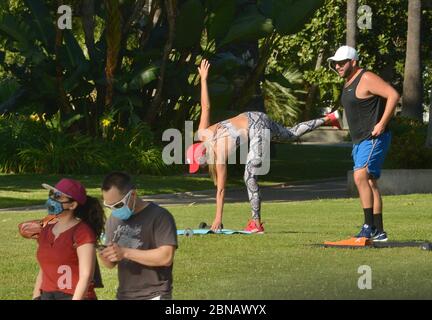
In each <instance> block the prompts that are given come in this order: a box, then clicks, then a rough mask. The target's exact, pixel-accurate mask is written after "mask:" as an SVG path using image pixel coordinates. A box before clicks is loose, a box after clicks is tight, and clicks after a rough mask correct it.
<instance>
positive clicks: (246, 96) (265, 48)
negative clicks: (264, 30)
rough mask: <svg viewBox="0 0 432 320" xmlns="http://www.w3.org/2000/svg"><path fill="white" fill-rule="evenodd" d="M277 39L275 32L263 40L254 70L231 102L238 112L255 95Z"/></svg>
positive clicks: (278, 37)
mask: <svg viewBox="0 0 432 320" xmlns="http://www.w3.org/2000/svg"><path fill="white" fill-rule="evenodd" d="M279 39H280V35H278V34H277V33H276V32H273V33H272V34H271V35H269V36H267V38H266V39H265V40H264V43H263V45H262V46H261V48H260V52H259V55H260V56H259V60H258V62H257V64H256V66H255V68H254V70H253V71H252V73H251V74H250V76H249V77H248V79H247V80H246V81H245V83H244V84H243V86H242V88H241V89H240V93H239V95H238V97H237V98H236V99H235V100H234V101H233V105H235V106H236V108H237V109H238V110H244V109H245V107H246V106H247V104H248V103H249V102H250V101H251V99H252V97H253V96H254V95H255V93H256V88H257V83H259V81H260V78H261V77H262V75H263V73H264V71H265V68H266V66H267V62H268V59H269V58H270V55H271V53H272V51H273V48H274V46H275V43H277V41H278V40H279Z"/></svg>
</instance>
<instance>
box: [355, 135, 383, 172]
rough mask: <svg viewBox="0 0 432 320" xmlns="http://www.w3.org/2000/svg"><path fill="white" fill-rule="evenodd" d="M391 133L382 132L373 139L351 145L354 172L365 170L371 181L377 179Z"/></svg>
mask: <svg viewBox="0 0 432 320" xmlns="http://www.w3.org/2000/svg"><path fill="white" fill-rule="evenodd" d="M390 142H391V133H390V131H388V132H384V133H383V134H381V135H379V136H378V137H377V138H375V139H370V140H364V141H362V142H360V143H359V144H354V145H353V150H352V157H353V160H354V171H355V170H358V169H363V168H367V171H368V173H369V175H370V176H371V178H372V179H379V177H380V176H381V168H382V166H383V163H384V158H385V156H386V154H387V151H388V149H389V147H390Z"/></svg>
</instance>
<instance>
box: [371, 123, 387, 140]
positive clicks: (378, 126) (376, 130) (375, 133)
mask: <svg viewBox="0 0 432 320" xmlns="http://www.w3.org/2000/svg"><path fill="white" fill-rule="evenodd" d="M384 130H385V125H383V124H381V123H379V122H378V123H377V124H376V125H375V127H374V129H373V131H372V137H378V136H379V135H381V134H382V133H383V132H384Z"/></svg>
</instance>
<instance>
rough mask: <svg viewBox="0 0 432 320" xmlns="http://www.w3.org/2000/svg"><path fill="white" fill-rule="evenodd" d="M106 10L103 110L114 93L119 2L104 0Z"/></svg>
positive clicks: (119, 26)
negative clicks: (105, 83) (105, 82)
mask: <svg viewBox="0 0 432 320" xmlns="http://www.w3.org/2000/svg"><path fill="white" fill-rule="evenodd" d="M105 4H106V10H107V32H106V41H107V61H106V66H105V74H106V81H107V85H106V95H105V111H108V110H110V109H111V106H112V102H113V94H114V72H115V70H116V67H117V60H118V55H119V51H120V45H121V15H120V8H119V2H118V1H117V0H106V1H105Z"/></svg>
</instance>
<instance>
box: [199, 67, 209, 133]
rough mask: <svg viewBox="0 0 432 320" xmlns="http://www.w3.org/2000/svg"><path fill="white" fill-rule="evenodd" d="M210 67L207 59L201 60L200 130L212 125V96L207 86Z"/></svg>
mask: <svg viewBox="0 0 432 320" xmlns="http://www.w3.org/2000/svg"><path fill="white" fill-rule="evenodd" d="M209 68H210V63H209V62H208V61H207V60H205V59H203V60H202V61H201V65H200V66H199V67H198V72H199V74H200V77H201V117H200V123H199V126H198V131H201V130H205V129H207V128H208V127H209V126H210V98H209V93H208V86H207V76H208V70H209ZM202 141H203V140H202Z"/></svg>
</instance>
